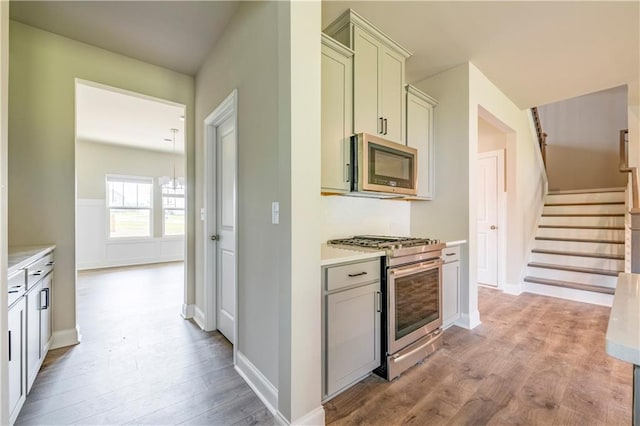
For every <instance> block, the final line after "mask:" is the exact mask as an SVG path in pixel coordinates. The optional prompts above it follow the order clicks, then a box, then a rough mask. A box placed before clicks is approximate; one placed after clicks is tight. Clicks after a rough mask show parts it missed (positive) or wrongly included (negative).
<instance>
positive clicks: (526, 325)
mask: <svg viewBox="0 0 640 426" xmlns="http://www.w3.org/2000/svg"><path fill="white" fill-rule="evenodd" d="M479 305H480V306H479V308H480V315H481V320H482V325H480V326H478V327H477V328H476V329H474V330H473V331H468V330H464V329H462V328H458V327H455V326H454V327H451V328H449V329H448V330H446V331H445V334H444V348H443V349H441V350H440V351H438V352H436V353H435V354H433V355H432V356H431V357H430V358H428V359H427V360H425V361H424V363H423V364H421V365H418V366H416V367H414V368H412V369H411V370H409V371H407V372H406V373H405V374H404V375H402V376H401V377H400V378H399V379H397V380H395V381H393V382H386V381H384V380H382V379H381V378H379V377H377V376H370V377H369V378H367V379H365V380H364V381H362V382H361V383H359V384H357V385H355V386H354V387H352V388H351V389H348V390H347V391H345V392H344V393H342V394H340V395H339V396H337V397H336V398H334V399H332V400H331V401H329V402H328V403H326V404H325V406H324V407H325V411H326V419H327V423H328V424H335V425H400V424H411V425H441V424H449V425H485V424H491V425H543V426H546V425H580V426H589V425H616V426H617V425H630V424H631V395H632V376H631V374H632V366H631V365H630V364H627V363H625V362H622V361H618V360H616V359H614V358H611V357H609V356H607V354H606V353H605V348H604V346H605V333H606V329H607V323H608V317H609V308H605V307H600V306H594V305H587V304H582V303H577V302H570V301H565V300H560V299H553V298H549V297H544V296H537V295H532V294H522V295H520V296H517V297H516V296H510V295H506V294H503V293H501V292H498V291H496V290H492V289H488V288H480V290H479Z"/></svg>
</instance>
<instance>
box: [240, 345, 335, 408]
mask: <svg viewBox="0 0 640 426" xmlns="http://www.w3.org/2000/svg"><path fill="white" fill-rule="evenodd" d="M235 369H236V371H237V372H238V374H240V377H242V378H243V379H244V381H245V382H247V384H248V385H249V387H250V388H251V389H253V391H254V392H255V393H256V395H258V398H260V400H261V401H262V402H263V403H264V405H265V406H266V407H267V409H268V410H269V411H270V412H271V414H273V415H274V417H276V418H277V419H279V418H280V417H281V416H280V414H279V413H278V389H277V388H276V387H275V386H274V385H273V384H272V383H271V382H270V381H269V380H268V379H267V378H266V377H265V376H264V375H263V374H262V373H261V372H260V370H258V369H257V368H256V366H255V365H253V364H252V363H251V361H249V359H248V358H247V357H246V356H245V355H244V354H243V353H242V352H240V351H237V352H236V365H235ZM323 414H324V412H323ZM280 420H281V419H280Z"/></svg>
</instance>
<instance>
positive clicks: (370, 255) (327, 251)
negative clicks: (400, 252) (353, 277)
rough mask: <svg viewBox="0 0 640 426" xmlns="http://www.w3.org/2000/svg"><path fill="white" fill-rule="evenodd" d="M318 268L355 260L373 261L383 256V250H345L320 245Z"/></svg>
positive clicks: (384, 253)
mask: <svg viewBox="0 0 640 426" xmlns="http://www.w3.org/2000/svg"><path fill="white" fill-rule="evenodd" d="M320 252H321V255H320V266H330V265H337V264H339V263H346V262H353V261H356V260H367V259H375V258H376V257H381V256H385V255H386V254H387V253H386V252H385V251H384V250H367V249H364V248H363V249H353V250H352V249H345V248H341V247H340V248H338V247H335V246H330V245H327V244H322V245H321V246H320Z"/></svg>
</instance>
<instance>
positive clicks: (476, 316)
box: [455, 311, 482, 330]
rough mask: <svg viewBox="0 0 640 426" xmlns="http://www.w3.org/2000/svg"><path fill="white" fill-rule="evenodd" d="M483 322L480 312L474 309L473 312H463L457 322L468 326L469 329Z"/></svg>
mask: <svg viewBox="0 0 640 426" xmlns="http://www.w3.org/2000/svg"><path fill="white" fill-rule="evenodd" d="M480 324H482V322H481V321H480V312H479V311H474V312H472V313H471V314H464V313H463V314H461V315H460V319H459V320H458V321H456V322H455V325H457V326H458V327H462V328H466V329H467V330H473V329H474V328H476V327H477V326H479V325H480Z"/></svg>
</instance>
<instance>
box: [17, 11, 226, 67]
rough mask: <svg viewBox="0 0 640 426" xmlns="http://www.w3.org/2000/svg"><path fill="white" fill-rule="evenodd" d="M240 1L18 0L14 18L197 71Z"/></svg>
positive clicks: (140, 56) (127, 54) (137, 56)
mask: <svg viewBox="0 0 640 426" xmlns="http://www.w3.org/2000/svg"><path fill="white" fill-rule="evenodd" d="M237 7H238V2H237V1H15V0H12V1H11V3H10V16H11V19H14V20H16V21H20V22H22V23H24V24H27V25H31V26H34V27H37V28H41V29H43V30H46V31H49V32H52V33H56V34H59V35H62V36H65V37H68V38H71V39H74V40H78V41H82V42H84V43H88V44H91V45H94V46H98V47H101V48H103V49H106V50H110V51H112V52H116V53H120V54H122V55H125V56H130V57H133V58H136V59H140V60H142V61H144V62H148V63H151V64H155V65H159V66H161V67H164V68H169V69H171V70H174V71H177V72H180V73H183V74H189V75H195V74H196V73H197V72H198V70H199V69H200V66H201V65H202V63H203V62H204V60H205V58H206V57H207V54H208V53H209V52H210V51H211V48H212V47H213V44H214V43H215V41H216V40H217V39H218V37H219V36H220V35H221V34H222V33H223V31H224V28H225V26H226V24H227V22H229V20H230V19H231V16H233V14H234V13H235V11H236V9H237Z"/></svg>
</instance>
